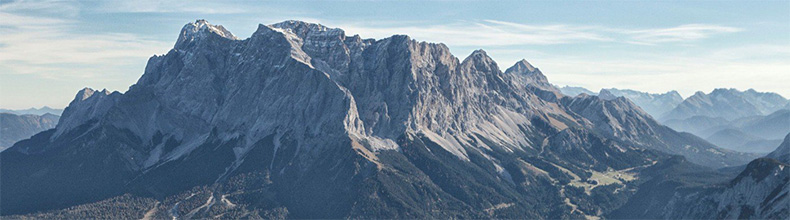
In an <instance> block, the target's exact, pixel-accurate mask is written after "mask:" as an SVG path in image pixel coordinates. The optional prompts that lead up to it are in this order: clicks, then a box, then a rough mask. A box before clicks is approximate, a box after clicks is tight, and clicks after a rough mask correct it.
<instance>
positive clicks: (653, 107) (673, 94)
mask: <svg viewBox="0 0 790 220" xmlns="http://www.w3.org/2000/svg"><path fill="white" fill-rule="evenodd" d="M598 96H600V97H601V98H603V99H614V98H616V97H625V98H627V99H629V100H631V101H633V102H634V104H636V105H638V106H639V107H641V108H642V110H645V112H647V113H648V114H650V115H652V116H653V117H654V118H656V117H657V116H660V115H664V114H666V113H667V112H669V111H672V109H674V108H676V107H677V106H678V105H679V104H680V103H681V102H683V97H681V96H680V93H678V92H677V91H669V92H666V93H663V94H653V93H647V92H639V91H635V90H630V89H624V90H620V89H616V88H611V89H601V91H600V92H598Z"/></svg>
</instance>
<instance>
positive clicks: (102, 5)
mask: <svg viewBox="0 0 790 220" xmlns="http://www.w3.org/2000/svg"><path fill="white" fill-rule="evenodd" d="M96 3H97V4H98V5H97V6H96V7H95V8H93V10H96V11H101V12H109V13H113V12H121V13H173V12H188V13H198V14H239V13H246V12H251V11H253V10H255V9H256V8H259V7H250V6H249V5H247V6H246V7H245V5H244V4H229V3H227V2H217V1H202V0H196V1H176V0H137V1H98V2H96Z"/></svg>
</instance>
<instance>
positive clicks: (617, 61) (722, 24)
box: [0, 0, 790, 109]
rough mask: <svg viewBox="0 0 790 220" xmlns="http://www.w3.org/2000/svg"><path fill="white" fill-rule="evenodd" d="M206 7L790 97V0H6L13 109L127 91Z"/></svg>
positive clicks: (589, 76) (1, 51)
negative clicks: (87, 90) (92, 91)
mask: <svg viewBox="0 0 790 220" xmlns="http://www.w3.org/2000/svg"><path fill="white" fill-rule="evenodd" d="M195 19H207V20H208V21H209V22H211V23H213V24H221V25H223V26H225V27H226V28H227V29H228V30H230V31H231V32H233V33H234V34H235V35H236V36H238V37H240V38H247V37H249V36H250V35H251V34H252V32H253V31H255V29H256V26H257V25H258V24H259V23H263V24H272V23H276V22H280V21H283V20H304V21H308V22H317V23H322V24H324V25H327V26H330V27H338V28H342V29H344V30H346V33H347V35H353V34H359V35H361V36H362V37H365V38H377V39H380V38H385V37H388V36H391V35H393V34H407V35H410V36H411V37H412V38H414V39H417V40H420V41H429V42H443V43H445V44H447V45H448V46H449V47H450V49H451V50H452V52H453V53H454V54H455V55H456V56H457V57H459V59H463V58H465V57H466V56H467V55H468V54H470V53H471V52H472V51H473V50H475V49H481V48H482V49H484V50H486V51H487V52H488V54H489V55H490V56H492V57H493V58H494V59H495V60H496V61H497V62H498V63H499V66H500V68H502V69H505V68H507V67H509V66H511V65H512V64H513V63H514V62H516V61H517V60H520V59H522V58H523V59H527V60H528V61H530V63H532V64H533V65H535V66H537V67H538V68H540V69H541V70H542V71H543V72H544V73H545V74H546V75H547V77H548V78H549V81H551V82H552V83H554V84H558V85H574V86H583V87H587V88H589V89H591V90H598V89H600V88H610V87H617V88H629V89H636V90H642V91H648V92H665V91H669V90H677V91H679V92H680V93H681V94H682V95H684V96H688V95H691V94H693V93H694V92H695V91H705V92H710V91H711V90H712V89H714V88H721V87H724V88H737V89H741V90H745V89H748V88H754V89H757V90H758V91H771V92H777V93H779V94H782V95H783V96H785V97H790V86H788V85H790V1H786V0H785V1H749V2H738V1H581V2H579V1H494V2H488V1H431V2H423V1H400V2H395V1H341V2H322V1H288V2H276V1H233V3H232V4H231V3H227V2H211V1H8V0H3V1H0V70H1V71H0V108H12V109H20V108H29V107H41V106H44V105H47V106H51V107H58V108H62V107H65V106H66V105H67V104H68V102H69V101H71V99H73V97H74V94H76V92H77V90H79V89H81V88H84V87H91V88H97V89H101V88H107V89H110V90H118V91H121V92H124V91H126V90H127V89H128V87H129V86H130V85H132V84H133V83H134V82H136V81H137V79H138V78H139V77H140V75H142V73H143V70H144V68H145V63H146V61H147V59H148V58H149V57H150V56H152V55H154V54H164V53H167V51H168V50H169V49H170V48H172V46H173V44H174V43H175V40H176V38H177V36H178V32H179V30H180V29H181V27H182V26H183V25H184V24H186V23H188V22H191V21H194V20H195Z"/></svg>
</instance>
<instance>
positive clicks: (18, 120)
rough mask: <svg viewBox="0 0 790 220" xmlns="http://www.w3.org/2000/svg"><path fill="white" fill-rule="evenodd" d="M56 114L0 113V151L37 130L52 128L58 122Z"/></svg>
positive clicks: (28, 136) (35, 132)
mask: <svg viewBox="0 0 790 220" xmlns="http://www.w3.org/2000/svg"><path fill="white" fill-rule="evenodd" d="M58 119H59V117H58V116H57V115H53V114H49V113H44V115H41V116H39V115H31V114H26V115H16V114H11V113H0V151H3V150H5V149H6V148H9V147H11V146H12V145H14V143H16V142H17V141H20V140H23V139H27V138H30V137H31V136H33V135H34V134H37V133H39V132H42V131H45V130H49V129H53V128H55V125H57V124H58Z"/></svg>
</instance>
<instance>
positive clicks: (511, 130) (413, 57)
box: [0, 20, 750, 218]
mask: <svg viewBox="0 0 790 220" xmlns="http://www.w3.org/2000/svg"><path fill="white" fill-rule="evenodd" d="M235 39H236V38H235V37H233V36H232V34H230V32H227V31H226V30H224V28H221V26H215V25H210V24H209V23H208V22H205V21H202V20H198V21H196V22H193V23H190V24H187V25H186V28H185V29H184V30H182V33H181V36H180V37H179V41H178V42H177V44H176V48H174V49H172V50H170V52H168V53H167V54H165V55H162V56H155V57H152V58H151V59H149V62H148V64H147V66H146V68H145V73H144V74H143V76H141V78H140V80H139V81H138V83H137V84H135V85H133V86H132V87H130V89H129V90H128V91H127V92H125V93H124V94H120V93H109V94H107V92H106V91H105V92H95V91H93V90H85V91H84V92H82V93H84V94H82V96H80V100H81V101H79V102H74V103H72V104H71V105H69V107H68V108H67V109H66V111H65V112H64V115H63V117H62V118H61V124H60V125H58V127H57V129H56V131H55V132H49V133H42V134H40V135H39V136H38V137H35V140H31V141H29V142H26V143H24V144H20V145H18V146H16V147H12V148H11V149H9V150H7V151H4V152H3V153H2V156H3V158H2V159H3V161H4V162H5V161H19V162H17V163H16V164H15V166H5V165H4V166H2V167H0V168H3V172H0V175H2V178H0V181H2V182H0V186H2V187H3V188H2V190H0V193H2V195H0V199H2V201H0V202H2V204H11V205H10V206H9V205H4V206H3V207H0V211H2V212H4V213H22V212H26V211H30V210H33V209H41V210H43V209H52V208H58V207H61V206H64V205H71V204H74V203H78V202H85V201H88V202H90V201H98V200H102V199H107V198H112V197H113V196H116V195H123V194H126V193H133V194H134V195H145V196H149V197H153V198H167V201H168V202H164V201H163V204H162V205H161V207H166V208H167V209H168V210H175V211H163V212H159V213H162V214H164V215H168V214H171V215H172V216H171V217H176V218H193V217H194V218H206V217H211V216H210V215H209V214H212V213H216V212H215V211H214V210H213V209H212V208H211V207H214V208H223V209H225V208H228V209H233V208H234V207H236V208H235V209H244V210H239V211H242V212H239V213H245V214H246V213H261V214H266V215H267V216H263V218H285V217H289V218H372V217H379V218H517V217H521V218H540V217H545V218H584V217H585V215H602V214H601V213H606V212H609V211H611V209H612V207H606V206H601V207H594V206H589V205H586V204H595V202H596V200H597V199H596V198H593V197H590V196H589V195H590V194H588V193H584V191H589V190H592V188H593V187H595V186H597V185H591V181H588V180H589V178H591V177H592V176H591V175H602V174H604V173H611V172H613V171H622V172H621V173H622V174H623V175H631V174H629V173H630V172H632V171H633V172H637V171H636V170H638V169H641V168H642V167H645V166H649V165H651V164H652V162H654V161H657V160H662V159H663V158H665V157H666V156H667V153H671V154H681V155H685V156H688V157H689V161H693V162H699V163H702V164H706V165H710V166H725V165H738V164H743V163H745V161H746V160H747V157H748V155H742V154H738V153H734V152H729V151H722V150H720V149H718V148H716V147H715V146H713V145H711V144H709V143H706V142H697V141H695V140H694V139H692V138H689V137H685V136H680V134H678V133H677V132H674V131H672V130H671V129H667V128H665V127H663V126H661V125H660V124H658V123H657V122H655V121H654V120H653V119H651V118H650V117H649V116H648V115H646V114H645V113H644V112H643V111H641V110H640V109H639V108H638V107H636V106H635V105H633V104H632V103H630V102H629V101H628V100H627V99H624V98H618V99H615V100H612V101H607V100H603V99H599V98H597V97H588V96H582V97H566V96H562V95H560V94H559V92H558V91H556V88H554V87H553V86H551V84H549V83H548V82H547V80H546V79H545V78H543V77H537V78H536V77H535V76H542V74H532V75H527V74H506V73H504V72H502V71H501V69H500V68H499V67H498V65H497V63H496V62H495V61H494V60H493V59H492V58H491V57H489V56H488V55H487V54H486V52H485V51H483V50H476V51H474V52H473V53H472V54H470V55H469V56H468V57H466V58H465V59H464V60H463V61H462V62H460V61H459V59H458V58H457V57H455V56H454V55H452V54H451V53H450V51H449V49H448V48H447V47H446V46H445V45H443V44H436V43H426V42H417V41H416V40H412V39H410V38H409V37H408V36H404V35H393V36H392V37H389V38H384V39H379V40H369V39H364V40H363V39H361V38H360V37H357V36H354V37H347V36H344V33H343V32H342V30H340V29H330V28H326V27H324V26H320V25H317V24H309V23H305V22H297V21H287V22H283V23H279V24H274V25H259V26H258V30H257V31H256V32H255V33H254V34H253V35H252V36H251V37H250V38H248V39H245V40H235ZM517 65H520V66H521V67H517V68H516V69H520V70H525V71H528V70H530V69H532V68H529V67H530V66H532V65H531V64H529V65H528V63H525V62H522V63H520V64H517ZM533 68H534V67H533ZM534 70H535V72H537V71H538V70H537V68H534ZM514 71H515V70H514ZM88 93H90V95H89V94H88ZM82 97H87V98H84V100H83V99H82ZM33 145H35V146H40V147H38V148H40V149H57V151H54V150H53V151H48V150H43V151H35V152H32V151H25V150H24V149H27V148H26V147H28V146H33ZM662 152H663V153H662ZM62 155H68V156H62ZM748 159H750V158H748ZM610 175H612V174H610ZM618 175H619V174H618ZM612 181H613V184H614V183H617V185H612V186H616V187H597V188H596V190H604V191H602V192H604V193H614V192H617V191H623V192H631V191H633V189H634V188H633V187H635V186H633V185H631V184H628V183H627V182H625V181H624V180H619V179H612ZM226 184H234V185H233V186H231V185H226ZM203 186H206V187H203ZM215 186H216V187H215ZM578 186H585V188H586V189H581V188H579V187H578ZM195 187H200V189H202V190H204V192H197V191H194V192H195V193H196V195H197V194H200V196H195V197H194V198H201V200H203V201H201V202H196V201H189V202H184V203H180V202H182V201H185V200H188V198H187V197H189V198H193V197H192V196H189V195H185V196H179V195H181V193H188V192H193V191H190V189H198V188H195ZM571 187H573V188H571ZM577 189H578V190H577ZM205 190H208V191H211V192H209V193H206V192H205ZM566 190H567V193H565V192H566ZM571 190H572V191H571ZM86 192H90V193H86ZM93 192H96V193H93ZM81 196H85V197H81ZM170 198H173V199H170ZM205 198H208V200H205ZM220 198H221V199H220ZM244 198H253V200H245V199H244ZM544 198H545V199H546V200H544ZM615 199H617V201H616V202H615V203H621V202H625V201H624V200H623V199H625V198H620V197H618V198H615ZM170 201H173V202H172V203H171V202H170ZM228 201H232V202H233V203H237V204H239V205H238V206H236V205H215V204H219V203H225V204H233V203H231V202H228ZM569 201H572V202H573V203H570V202H569ZM165 203H166V204H165ZM174 203H175V204H174ZM178 203H180V204H182V205H184V206H182V207H184V208H186V205H187V203H188V204H207V205H205V206H202V207H193V208H195V209H194V210H193V211H187V212H184V210H183V209H180V208H178ZM574 203H575V204H574ZM541 204H556V205H551V206H545V207H542V208H540V209H535V207H539V206H540V205H541ZM577 204H578V205H577ZM583 206H584V207H583ZM203 207H205V208H203ZM582 207H583V208H582ZM248 208H249V210H250V212H247V211H245V210H247V209H248ZM186 209H191V208H186ZM437 210H438V211H437ZM252 211H254V212H252ZM278 213H280V214H279V215H282V216H268V215H269V214H274V215H277V214H278ZM254 215H255V214H252V215H250V217H256V218H257V217H259V216H254ZM212 216H213V215H212ZM232 217H233V216H228V218H232ZM155 218H161V216H155Z"/></svg>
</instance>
